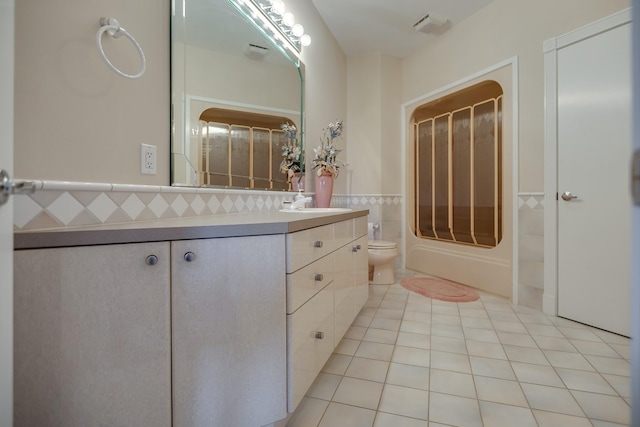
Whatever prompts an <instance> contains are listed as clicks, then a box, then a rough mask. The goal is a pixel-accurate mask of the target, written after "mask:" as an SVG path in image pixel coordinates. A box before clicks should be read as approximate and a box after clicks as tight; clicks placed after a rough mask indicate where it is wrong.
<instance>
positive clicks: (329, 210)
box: [280, 208, 353, 213]
mask: <svg viewBox="0 0 640 427" xmlns="http://www.w3.org/2000/svg"><path fill="white" fill-rule="evenodd" d="M352 210H353V209H351V208H301V209H280V212H288V213H340V212H351V211H352Z"/></svg>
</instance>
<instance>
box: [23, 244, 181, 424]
mask: <svg viewBox="0 0 640 427" xmlns="http://www.w3.org/2000/svg"><path fill="white" fill-rule="evenodd" d="M149 256H155V260H156V261H157V263H155V264H152V262H153V261H151V259H150V260H149V261H147V258H148V257H149ZM147 262H149V264H147ZM14 277H15V280H14V284H15V285H14V424H13V425H14V426H15V427H28V426H60V427H62V426H95V425H111V426H171V382H170V380H171V378H170V376H169V372H170V369H171V344H170V342H171V341H170V319H169V314H170V302H169V301H170V294H169V292H170V285H169V243H168V242H155V243H137V244H122V245H108V246H90V247H69V248H56V249H34V250H24V251H16V252H15V256H14Z"/></svg>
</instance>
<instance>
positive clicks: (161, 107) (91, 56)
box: [15, 0, 629, 193]
mask: <svg viewBox="0 0 640 427" xmlns="http://www.w3.org/2000/svg"><path fill="white" fill-rule="evenodd" d="M287 6H288V8H289V9H290V10H291V11H292V12H294V13H295V15H296V17H297V19H298V21H299V22H302V23H303V24H304V26H305V29H306V31H307V32H308V33H309V34H311V36H312V38H313V42H312V44H311V46H309V47H307V48H305V49H304V52H303V60H304V62H305V65H306V67H305V68H306V94H305V107H306V120H305V122H306V123H305V125H306V127H305V129H306V135H305V138H306V141H307V143H308V145H307V146H308V147H309V150H308V156H307V157H308V158H307V161H308V162H309V161H310V158H311V156H312V150H311V148H312V147H314V146H317V145H318V143H319V140H320V136H321V135H322V129H323V128H324V127H326V126H327V124H328V123H329V122H332V121H335V120H336V119H345V137H344V138H343V140H342V141H341V143H340V144H341V148H342V149H343V150H344V152H343V153H341V156H340V159H341V160H344V161H347V162H349V163H350V166H349V167H350V168H351V170H352V171H354V172H353V174H352V175H351V176H352V181H353V182H352V185H351V188H350V189H349V188H347V187H348V185H347V184H348V181H349V180H348V177H349V175H348V173H346V172H348V170H343V171H344V172H345V173H344V174H343V175H341V176H340V177H339V178H338V179H337V181H336V186H335V192H336V193H347V191H350V192H353V193H369V192H372V193H379V192H383V193H397V192H399V191H400V183H401V176H402V170H401V169H400V146H401V141H400V140H399V139H400V138H399V135H400V123H399V105H400V104H401V103H402V102H406V101H408V100H411V99H414V98H416V97H419V96H421V95H423V94H426V93H429V92H431V91H433V90H436V89H438V88H440V87H442V86H444V85H447V84H449V83H451V82H453V81H456V80H459V79H461V78H464V77H465V76H468V75H469V74H472V73H475V72H477V71H479V70H481V69H483V68H485V67H488V66H490V65H492V64H495V63H497V62H500V61H502V60H504V59H506V58H509V57H512V56H516V55H517V56H518V58H519V66H520V73H519V78H520V86H519V90H520V105H519V109H520V121H519V125H520V135H519V138H520V147H519V150H520V165H519V168H520V185H519V191H542V188H543V125H544V124H543V90H542V89H543V74H542V72H543V69H542V64H543V62H542V61H543V59H542V42H543V41H544V40H546V39H548V38H550V37H554V36H557V35H560V34H563V33H566V32H568V31H570V30H572V29H574V28H577V27H579V26H582V25H584V24H587V23H589V22H592V21H594V20H596V19H599V18H602V17H604V16H607V15H609V14H611V13H614V12H616V11H618V10H621V9H623V8H625V7H628V6H629V1H628V0H562V1H557V0H540V1H537V2H531V1H525V0H494V1H493V2H492V3H490V4H489V6H487V7H486V8H485V9H483V10H481V11H479V12H478V13H476V14H475V15H473V16H472V17H470V18H468V19H467V20H465V21H463V22H461V23H460V24H458V25H457V26H456V27H455V28H453V29H451V30H450V31H448V32H446V33H445V34H443V35H442V36H441V37H439V38H438V39H436V41H435V42H433V43H432V44H429V45H427V46H425V47H424V49H422V50H421V51H419V52H417V53H416V54H414V55H413V56H411V57H409V58H407V59H405V60H403V61H400V60H398V59H395V58H390V57H385V56H382V55H374V54H369V55H365V56H362V57H354V58H350V59H349V77H348V80H349V85H347V69H348V67H347V58H346V57H345V55H344V54H343V53H342V50H341V49H340V47H339V45H338V43H337V42H336V40H335V39H334V38H333V36H332V35H331V33H330V32H329V30H328V28H327V27H326V25H325V23H324V22H323V21H322V19H321V18H320V16H319V14H318V12H317V11H316V10H315V8H314V6H313V4H312V3H311V2H310V1H309V0H288V1H287ZM101 16H112V17H115V18H117V19H118V20H119V21H120V23H121V24H122V26H123V27H125V28H126V29H127V30H128V31H129V32H130V33H131V34H132V35H133V36H134V37H135V38H136V39H137V40H138V42H139V43H140V44H141V45H142V47H143V48H144V51H145V54H146V56H147V61H148V63H147V72H146V73H145V75H144V76H143V77H142V78H140V79H138V80H128V79H124V78H122V77H120V76H117V75H116V74H115V73H114V72H112V71H111V70H109V69H108V68H107V66H106V65H105V64H104V63H103V62H102V60H101V59H100V57H99V56H98V53H97V49H96V47H95V33H96V31H97V29H98V20H99V18H100V17H101ZM169 18H170V17H169V0H162V1H155V0H154V1H152V0H138V1H136V2H131V1H128V0H114V1H112V2H109V3H108V4H105V3H104V2H100V1H98V0H68V1H67V2H65V7H60V5H59V4H57V3H55V2H48V1H44V0H21V1H20V2H16V84H15V91H16V93H15V96H16V101H15V104H16V105H15V107H16V108H15V114H16V118H15V169H16V176H17V177H18V178H38V179H52V180H70V181H92V182H116V183H132V184H156V185H168V184H169V152H170V149H169V139H170V137H169V135H170V127H169V120H168V116H169V111H170V99H169V45H170V39H169V31H170V30H169V21H170V19H169ZM52 23H55V25H52ZM507 34H508V36H507ZM105 47H106V48H107V50H108V51H109V54H110V55H112V58H113V61H114V62H116V63H118V64H122V68H126V70H128V71H130V72H133V71H135V69H136V67H137V65H138V62H137V58H136V55H135V51H134V50H133V48H131V47H130V46H128V45H127V41H126V40H124V39H120V40H117V41H114V40H107V39H105ZM347 87H348V88H349V89H347ZM347 99H348V100H349V102H348V104H347ZM369 101H371V102H373V104H371V105H367V102H369ZM347 105H348V107H347ZM347 109H348V111H347ZM372 122H373V123H374V125H373V127H371V123H372ZM140 143H148V144H153V145H156V146H157V147H158V174H157V175H156V176H148V175H141V174H140V173H139V164H138V162H139V155H140V154H139V144H140ZM308 164H309V163H308ZM311 182H312V177H310V176H308V177H307V188H309V189H311V188H312V185H311Z"/></svg>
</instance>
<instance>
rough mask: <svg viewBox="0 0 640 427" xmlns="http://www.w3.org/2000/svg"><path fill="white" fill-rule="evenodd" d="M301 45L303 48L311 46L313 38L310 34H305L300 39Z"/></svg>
mask: <svg viewBox="0 0 640 427" xmlns="http://www.w3.org/2000/svg"><path fill="white" fill-rule="evenodd" d="M300 44H301V45H302V46H309V45H310V44H311V36H310V35H309V34H305V35H303V36H302V37H300Z"/></svg>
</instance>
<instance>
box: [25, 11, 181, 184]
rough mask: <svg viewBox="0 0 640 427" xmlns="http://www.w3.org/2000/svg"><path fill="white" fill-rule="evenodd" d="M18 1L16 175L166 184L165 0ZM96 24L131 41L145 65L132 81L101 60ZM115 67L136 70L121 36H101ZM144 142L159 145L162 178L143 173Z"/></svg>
mask: <svg viewBox="0 0 640 427" xmlns="http://www.w3.org/2000/svg"><path fill="white" fill-rule="evenodd" d="M61 5H62V3H60V2H51V1H45V0H20V1H17V2H16V48H15V53H16V57H15V67H16V73H15V171H16V172H15V174H16V176H17V177H20V178H37V179H53V180H70V181H93V182H115V183H136V184H167V183H168V182H169V120H168V117H169V90H168V88H169V13H170V10H169V0H161V1H158V0H138V1H128V0H117V1H111V2H104V1H100V0H67V1H65V2H64V7H62V6H61ZM102 16H106V17H113V18H116V19H118V20H119V22H120V24H121V25H122V26H123V27H124V28H125V29H126V30H127V31H128V32H129V33H130V34H131V35H133V37H135V38H136V40H137V41H138V43H140V45H141V46H142V48H143V50H144V52H145V55H146V58H147V70H146V73H145V74H144V76H142V77H141V78H140V79H137V80H129V79H125V78H123V77H120V76H118V75H116V74H115V73H114V72H113V71H111V70H110V69H109V68H107V66H106V64H104V63H103V62H102V59H101V58H100V56H99V55H98V50H97V48H96V43H95V36H96V32H97V30H98V28H99V19H100V17H102ZM103 40H104V42H103V44H104V46H105V50H106V51H107V52H108V54H109V56H110V58H111V60H112V62H114V63H115V64H118V65H120V67H121V68H122V69H123V71H125V72H128V73H136V72H137V71H138V70H139V68H138V67H139V60H138V57H137V52H136V51H135V49H134V48H133V46H132V45H130V44H129V42H128V40H126V39H125V38H124V37H123V38H120V39H117V40H115V39H113V38H111V37H106V36H105V37H104V38H103ZM140 143H146V144H152V145H156V146H157V147H158V165H157V167H158V174H157V175H155V176H148V175H141V174H140V166H139V162H140Z"/></svg>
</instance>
